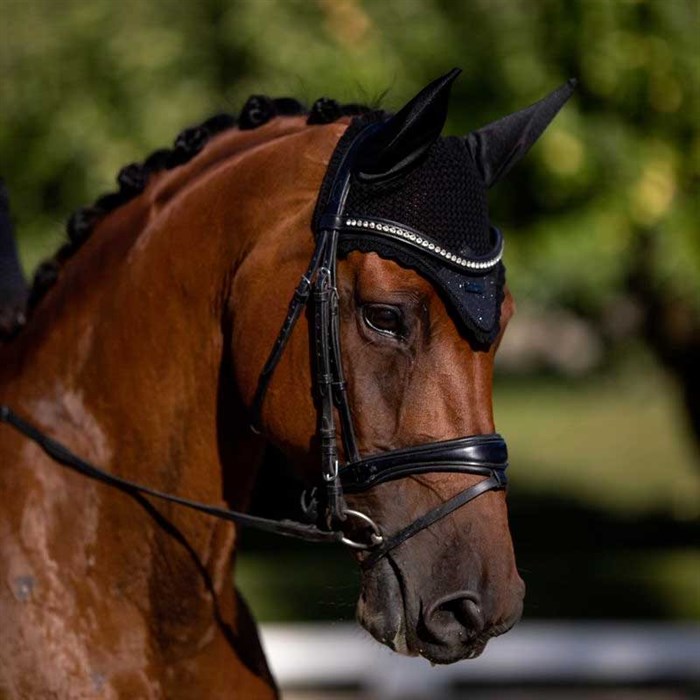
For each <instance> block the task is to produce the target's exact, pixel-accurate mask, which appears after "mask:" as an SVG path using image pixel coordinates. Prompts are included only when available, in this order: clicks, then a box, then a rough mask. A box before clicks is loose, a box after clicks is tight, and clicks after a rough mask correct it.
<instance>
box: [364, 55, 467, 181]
mask: <svg viewBox="0 0 700 700" xmlns="http://www.w3.org/2000/svg"><path fill="white" fill-rule="evenodd" d="M461 72H462V71H461V69H459V68H453V69H452V70H451V71H450V72H449V73H446V74H445V75H443V76H442V77H440V78H438V79H437V80H434V81H433V82H432V83H430V84H429V85H427V86H426V87H424V88H423V89H422V90H421V91H420V92H419V93H418V94H417V95H416V96H415V97H414V98H413V99H412V100H411V101H410V102H408V103H407V104H406V105H404V107H402V108H401V110H400V111H399V112H397V113H396V114H395V115H394V116H392V117H390V118H389V119H388V120H387V121H386V122H384V123H383V124H382V125H381V127H379V129H378V130H377V131H375V132H374V133H373V134H371V135H370V136H369V137H367V139H366V140H365V141H364V142H363V143H362V145H361V146H360V152H359V153H358V155H357V161H356V163H357V171H358V174H359V176H360V178H362V179H366V180H374V179H379V178H384V177H389V176H391V175H395V174H396V173H398V172H400V171H401V170H404V169H405V168H407V167H409V166H410V165H412V164H413V163H414V162H415V161H416V160H417V159H418V158H420V156H421V155H423V153H425V151H427V150H428V148H430V146H431V145H432V144H433V143H434V142H435V141H436V140H437V139H438V137H439V136H440V132H441V131H442V127H443V126H444V125H445V119H446V118H447V106H448V101H449V97H450V88H451V87H452V83H453V81H454V79H455V78H456V77H457V76H458V75H459V74H460V73H461Z"/></svg>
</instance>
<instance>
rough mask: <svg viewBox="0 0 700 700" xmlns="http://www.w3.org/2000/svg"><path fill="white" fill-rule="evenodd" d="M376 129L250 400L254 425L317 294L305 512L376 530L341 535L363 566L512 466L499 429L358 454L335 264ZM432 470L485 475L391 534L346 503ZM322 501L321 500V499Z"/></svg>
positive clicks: (324, 222) (341, 171)
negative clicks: (359, 552) (315, 462)
mask: <svg viewBox="0 0 700 700" xmlns="http://www.w3.org/2000/svg"><path fill="white" fill-rule="evenodd" d="M375 128H377V125H370V126H367V127H365V129H364V130H363V131H361V132H360V133H359V134H358V135H357V136H356V137H355V139H354V141H353V143H352V144H351V145H350V147H349V148H348V150H347V151H346V153H345V155H344V158H343V160H342V161H341V163H340V165H339V166H338V170H337V171H336V175H335V179H334V181H333V184H332V187H331V190H330V195H329V199H328V203H327V205H326V209H325V211H324V212H323V214H322V215H321V217H320V219H319V227H318V228H319V230H318V231H317V232H316V249H315V250H314V253H313V255H312V257H311V262H310V263H309V266H308V268H307V270H306V272H305V274H304V275H303V276H302V278H301V281H300V283H299V285H298V286H297V288H296V290H295V292H294V296H293V297H292V300H291V302H290V305H289V310H288V313H287V317H286V318H285V320H284V323H283V324H282V328H281V330H280V332H279V335H278V336H277V340H276V341H275V343H274V345H273V348H272V351H271V353H270V355H269V357H268V359H267V362H266V363H265V366H264V367H263V370H262V372H261V374H260V379H259V382H258V387H257V391H256V394H255V398H254V401H253V425H254V428H255V427H256V426H259V423H260V415H261V411H262V406H263V402H264V398H265V393H266V391H267V388H268V386H269V384H270V380H271V378H272V375H273V372H274V370H275V367H276V366H277V364H278V363H279V361H280V359H281V357H282V354H283V352H284V349H285V347H286V344H287V341H288V340H289V337H290V335H291V333H292V329H293V328H294V325H295V324H296V322H297V320H298V319H299V316H300V315H301V312H302V310H303V309H304V307H305V306H306V305H307V303H308V301H309V299H310V298H312V304H313V306H312V319H313V323H312V326H311V331H312V333H311V341H310V342H311V347H312V352H313V371H314V376H313V381H314V389H315V398H316V402H317V412H318V433H319V438H320V453H321V477H322V482H323V487H324V488H322V489H315V493H314V497H313V498H312V502H311V504H307V505H306V510H307V512H310V513H312V514H314V515H316V516H317V517H318V518H319V520H320V521H321V525H322V526H325V527H326V528H327V529H329V530H334V529H338V528H340V529H342V527H343V523H344V522H345V521H347V520H348V518H356V519H359V520H360V521H362V522H363V523H364V524H366V525H367V526H369V527H370V530H371V531H370V536H369V541H368V542H366V543H361V542H355V541H353V540H350V539H349V538H347V537H343V538H342V539H341V541H342V542H343V543H344V544H346V545H348V546H350V547H353V548H356V549H368V550H371V551H370V552H369V554H368V555H367V556H366V557H365V558H363V560H362V564H363V566H371V565H373V564H374V563H375V562H376V561H378V560H379V559H380V558H382V557H383V556H384V555H386V554H387V553H388V552H390V551H391V550H392V549H394V548H396V547H398V546H399V545H400V544H402V543H403V542H405V541H406V540H407V539H409V538H410V537H412V536H413V535H415V534H416V533H417V532H420V531H421V530H423V529H425V528H427V527H429V526H430V525H432V524H433V523H435V522H437V521H438V520H440V519H442V518H444V517H445V516H447V515H449V514H450V513H452V512H453V511H455V510H456V509H457V508H460V507H461V506H463V505H464V504H466V503H468V502H469V501H471V500H473V499H474V498H476V497H477V496H480V495H481V494H482V493H486V492H487V491H491V490H500V489H504V488H505V487H506V484H507V477H506V473H505V470H506V467H507V466H508V451H507V448H506V443H505V441H504V440H503V438H502V437H501V436H500V435H498V434H496V433H493V434H489V435H473V436H469V437H464V438H458V439H455V440H445V441H440V442H433V443H429V444H425V445H418V446H415V447H408V448H403V449H398V450H391V451H389V452H384V453H381V454H377V455H372V456H368V457H365V458H360V454H359V450H358V447H357V441H356V438H355V430H354V427H353V420H352V413H351V410H350V405H349V403H348V397H347V383H346V381H345V376H344V373H343V362H342V353H341V348H340V322H339V314H338V288H337V284H336V266H337V248H338V237H339V235H340V232H341V231H342V230H343V229H345V228H346V226H347V225H348V224H349V223H350V222H349V221H347V220H346V217H345V216H344V211H343V210H344V207H345V202H346V198H347V194H348V189H349V186H350V181H351V176H352V166H353V159H354V157H355V153H356V152H357V149H358V148H359V146H360V145H361V143H362V141H363V139H364V138H366V137H367V136H368V135H370V134H371V133H372V131H373V130H374V129H375ZM336 409H337V412H338V415H339V417H340V435H341V438H342V441H343V447H344V452H345V457H346V460H347V461H346V463H345V464H344V465H343V466H342V467H339V461H338V448H337V437H336V436H337V430H336V421H335V411H336ZM430 472H461V473H464V474H474V475H479V476H484V477H485V478H484V479H483V480H481V481H479V482H478V483H477V484H475V485H474V486H472V487H470V488H468V489H466V490H464V491H462V492H460V493H459V494H457V495H456V496H454V497H453V498H451V499H449V500H447V501H446V502H444V503H442V504H441V505H439V506H437V507H435V508H433V509H432V510H429V511H428V512H427V513H426V514H424V515H422V516H421V517H419V518H417V519H416V520H414V521H413V522H412V523H411V524H410V525H408V526H407V527H405V528H403V529H402V530H400V531H399V532H396V533H394V534H392V535H386V534H384V533H383V532H382V531H381V529H380V527H379V526H378V525H377V524H376V523H375V522H374V521H373V520H372V519H371V518H370V517H369V516H368V515H366V514H365V513H362V512H360V511H356V510H352V509H349V508H347V506H346V504H345V499H344V498H343V494H344V493H346V492H347V493H358V492H362V491H366V490H367V489H370V488H372V487H373V486H375V485H377V484H379V483H382V482H385V481H389V480H392V479H398V478H401V477H405V476H411V475H416V474H425V473H430ZM318 499H321V500H322V502H321V503H320V504H319V503H318ZM319 505H320V506H321V508H320V509H319Z"/></svg>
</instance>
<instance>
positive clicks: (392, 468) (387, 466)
mask: <svg viewBox="0 0 700 700" xmlns="http://www.w3.org/2000/svg"><path fill="white" fill-rule="evenodd" d="M376 126H377V125H376V124H371V125H369V126H366V127H365V128H364V129H363V130H362V131H360V132H359V134H358V135H357V136H356V137H355V138H354V140H353V142H352V143H351V144H350V147H349V148H348V149H347V151H346V152H345V154H344V156H343V159H342V161H341V162H340V165H339V167H338V169H337V171H336V174H335V177H334V180H333V183H332V186H331V189H330V195H329V198H328V203H327V205H326V207H325V209H324V211H323V212H322V215H321V217H320V219H319V225H318V227H317V231H316V247H315V249H314V252H313V255H312V257H311V260H310V262H309V265H308V268H307V270H306V272H305V273H304V275H303V276H302V278H301V281H300V282H299V284H298V286H297V288H296V290H295V292H294V295H293V297H292V299H291V301H290V304H289V308H288V312H287V316H286V318H285V319H284V322H283V324H282V327H281V330H280V332H279V334H278V336H277V339H276V340H275V342H274V345H273V347H272V350H271V352H270V355H269V357H268V359H267V361H266V363H265V365H264V367H263V369H262V371H261V374H260V377H259V380H258V386H257V390H256V393H255V397H254V400H253V406H252V416H253V429H254V430H256V431H259V429H260V423H261V413H262V408H263V403H264V399H265V394H266V392H267V389H268V387H269V384H270V381H271V379H272V376H273V373H274V371H275V368H276V367H277V365H278V363H279V361H280V359H281V357H282V355H283V353H284V350H285V347H286V345H287V342H288V340H289V338H290V336H291V333H292V330H293V329H294V327H295V324H296V322H297V321H298V319H299V317H300V315H301V313H302V311H303V310H304V309H305V308H306V307H307V305H308V304H309V302H310V301H311V318H312V323H311V326H310V331H311V338H310V345H311V352H312V356H313V385H314V394H315V400H316V407H317V415H318V435H319V442H320V458H321V475H320V479H319V484H317V485H316V486H315V487H314V488H313V489H312V490H311V491H310V493H309V494H308V495H307V494H304V495H303V496H302V504H303V510H304V512H305V514H306V515H307V517H309V518H310V519H313V520H315V521H316V522H315V523H313V524H308V523H300V522H296V521H292V520H272V519H268V518H261V517H257V516H253V515H249V514H247V513H242V512H239V511H233V510H228V509H226V508H220V507H217V506H212V505H208V504H205V503H200V502H198V501H193V500H190V499H187V498H183V497H181V496H176V495H173V494H169V493H165V492H162V491H159V490H157V489H153V488H151V487H148V486H145V485H143V484H140V483H137V482H134V481H131V480H128V479H124V478H122V477H119V476H116V475H115V474H111V473H109V472H106V471H105V470H103V469H100V468H99V467H96V466H95V465H93V464H90V463H89V462H87V461H85V460H83V459H81V458H80V457H78V456H77V455H75V454H74V453H73V452H72V451H71V450H69V449H68V448H67V447H65V446H64V445H63V444H61V443H60V442H58V441H56V440H54V439H53V438H51V437H50V436H48V435H46V434H45V433H44V432H43V431H41V430H40V429H39V428H37V427H36V426H35V425H33V424H32V423H31V422H29V421H27V420H26V419H24V418H22V417H20V416H19V415H18V414H17V413H15V412H14V411H13V410H12V409H11V408H10V407H9V406H5V405H0V422H4V423H7V424H8V425H10V426H12V427H13V428H15V429H16V430H18V431H19V432H21V433H22V434H23V435H25V436H26V437H28V438H29V439H31V440H33V441H34V442H36V443H37V444H38V445H39V446H40V447H41V448H42V449H43V450H44V451H45V452H46V453H47V454H48V455H49V456H50V457H51V458H52V459H54V460H55V461H56V462H58V463H60V464H62V465H64V466H67V467H69V468H71V469H73V470H75V471H77V472H79V473H81V474H83V475H85V476H88V477H90V478H93V479H96V480H98V481H101V482H103V483H106V484H109V485H111V486H114V487H116V488H118V489H120V490H122V491H126V492H127V493H131V494H138V493H142V494H146V495H150V496H153V497H156V498H159V499H163V500H166V501H170V502H172V503H176V504H178V505H182V506H185V507H188V508H192V509H195V510H198V511H201V512H204V513H207V514H209V515H212V516H215V517H218V518H222V519H224V520H230V521H233V522H236V523H238V524H240V525H244V526H248V527H253V528H257V529H261V530H266V531H268V532H273V533H276V534H280V535H286V536H291V537H296V538H300V539H305V540H310V541H315V542H323V541H337V542H341V543H343V544H345V545H347V546H348V547H351V548H353V549H360V550H367V554H366V555H365V556H364V557H363V559H362V562H361V565H362V566H363V567H365V568H366V567H370V566H372V565H374V564H375V563H376V562H377V561H379V560H380V559H381V558H382V557H384V556H385V555H386V554H388V553H389V552H391V551H392V550H393V549H395V548H396V547H398V546H399V545H400V544H402V543H403V542H405V541H406V540H408V539H409V538H411V537H413V535H415V534H416V533H418V532H420V531H421V530H423V529H425V528H427V527H429V526H430V525H432V524H433V523H435V522H437V521H438V520H441V519H442V518H444V517H446V516H447V515H449V514H450V513H452V512H454V511H455V510H457V509H458V508H460V507H461V506H463V505H465V504H466V503H468V502H469V501H472V500H474V499H475V498H477V497H478V496H480V495H481V494H483V493H486V492H488V491H492V490H501V489H505V487H506V484H507V478H506V474H505V470H506V467H507V466H508V455H507V448H506V444H505V441H504V440H503V438H502V437H501V436H500V435H498V434H495V433H493V434H488V435H473V436H469V437H463V438H458V439H454V440H445V441H440V442H433V443H429V444H424V445H418V446H414V447H407V448H403V449H397V450H391V451H388V452H384V453H380V454H376V455H371V456H367V457H364V458H362V457H361V456H360V453H359V450H358V447H357V440H356V437H355V430H354V426H353V420H352V414H351V410H350V405H349V402H348V396H347V383H346V381H345V376H344V374H343V363H342V354H341V347H340V323H339V315H338V313H339V312H338V289H337V283H336V265H337V249H338V240H339V236H340V235H342V233H343V231H345V230H347V229H348V228H349V227H355V226H356V222H355V220H351V219H348V218H347V217H346V216H345V214H344V207H345V202H346V198H347V193H348V188H349V186H350V181H351V176H352V167H353V159H354V157H355V154H356V152H357V148H358V146H359V144H360V143H361V142H362V140H363V139H364V138H366V136H367V135H368V134H370V133H371V132H372V130H373V129H374V128H376ZM498 259H500V254H499V256H498V257H497V258H492V259H491V260H490V261H489V262H490V263H491V264H492V265H495V264H496V263H497V262H498ZM475 264H477V263H475ZM486 264H487V263H483V264H482V263H478V265H480V266H481V267H482V268H484V267H485V266H486ZM336 411H337V414H338V416H339V418H340V426H339V427H340V430H339V431H338V430H337V426H336ZM338 432H340V435H341V439H342V441H343V448H344V453H345V457H346V460H347V461H346V462H345V464H343V465H342V466H341V465H340V464H339V457H338V445H337V433H338ZM433 472H458V473H463V474H471V475H477V476H483V477H484V478H483V479H482V480H481V481H479V482H478V483H476V484H475V485H473V486H471V487H470V488H467V489H465V490H464V491H461V492H460V493H458V494H457V495H456V496H454V497H453V498H450V499H448V500H447V501H445V502H443V503H442V504H440V505H439V506H437V507H435V508H433V509H431V510H429V511H428V512H427V513H425V514H424V515H422V516H420V517H419V518H417V519H415V520H414V521H413V522H411V523H410V524H409V525H407V526H406V527H404V528H403V529H401V530H399V531H398V532H395V533H393V534H386V533H384V532H382V530H381V528H380V527H379V525H378V524H377V523H376V522H375V521H374V520H373V519H372V518H371V517H370V516H369V515H367V514H366V513H363V512H361V511H357V510H353V509H350V508H348V507H347V504H346V502H345V498H344V494H345V493H358V492H363V491H366V490H368V489H370V488H373V487H374V486H376V485H377V484H380V483H383V482H386V481H389V480H393V479H398V478H402V477H406V476H412V475H416V474H425V473H433ZM351 519H355V520H357V521H359V522H360V523H361V524H362V525H364V526H366V527H367V528H369V537H368V541H367V542H359V541H356V540H353V539H351V538H350V537H348V536H347V535H346V533H345V530H346V529H347V524H348V521H349V520H351Z"/></svg>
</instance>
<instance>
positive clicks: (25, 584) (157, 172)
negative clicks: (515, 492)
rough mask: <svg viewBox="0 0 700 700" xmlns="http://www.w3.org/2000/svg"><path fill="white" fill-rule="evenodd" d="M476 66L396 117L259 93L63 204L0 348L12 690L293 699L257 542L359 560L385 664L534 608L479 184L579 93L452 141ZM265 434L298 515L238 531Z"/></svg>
mask: <svg viewBox="0 0 700 700" xmlns="http://www.w3.org/2000/svg"><path fill="white" fill-rule="evenodd" d="M458 72H459V71H458V70H457V69H455V70H453V71H451V72H450V73H448V74H447V75H445V76H442V77H441V78H438V79H437V80H435V81H433V82H432V83H430V84H429V85H428V86H426V87H425V88H424V89H423V90H422V91H421V92H420V93H419V94H418V95H416V96H415V97H414V98H413V99H411V100H409V102H408V103H407V104H406V105H404V107H402V108H401V109H400V110H399V111H398V112H396V113H395V114H388V113H386V112H384V111H383V110H379V109H369V108H366V107H362V106H359V105H340V104H338V103H337V102H335V101H333V100H330V99H325V98H323V99H321V100H319V101H317V102H316V103H314V105H313V107H312V108H311V109H310V110H308V111H307V110H305V109H304V108H303V107H302V105H300V103H298V102H297V101H295V100H292V99H289V98H281V99H271V98H267V97H265V96H260V95H258V96H253V97H252V98H250V100H249V101H248V102H247V103H246V105H245V107H244V108H243V110H242V112H241V114H240V115H239V116H238V118H234V117H232V116H230V115H217V116H216V117H213V118H211V119H209V120H208V121H207V122H205V123H204V124H202V125H200V126H198V127H193V128H190V129H187V130H186V131H184V132H183V133H182V134H181V135H180V136H179V137H178V139H177V140H176V142H175V146H174V147H173V148H172V149H164V150H161V151H157V152H156V153H154V154H153V155H151V156H150V157H149V158H148V159H147V160H146V161H144V162H143V163H140V164H132V165H130V166H127V167H126V168H124V169H123V170H122V171H121V172H120V174H119V176H118V183H119V191H118V192H115V193H112V194H108V195H105V196H103V197H101V198H99V199H98V200H97V201H96V202H95V204H94V205H92V206H90V207H86V208H84V209H82V210H79V211H78V212H76V214H74V215H73V217H71V220H70V221H69V225H68V233H69V240H68V242H67V243H66V244H65V245H64V246H63V247H62V248H61V249H60V250H59V251H58V253H57V254H56V256H55V257H54V258H53V259H52V260H50V261H48V262H47V263H44V264H43V265H42V266H40V268H39V270H38V272H37V274H36V276H35V280H34V283H33V286H32V289H31V290H30V293H29V302H28V308H27V309H26V313H25V312H24V311H22V312H21V313H20V312H18V313H17V323H16V324H15V327H14V328H12V329H11V330H7V331H6V332H5V335H4V336H3V337H2V341H1V342H0V404H2V422H0V461H1V464H2V469H1V470H0V492H1V493H2V498H3V508H2V511H1V512H0V555H1V557H2V571H3V584H4V585H3V586H2V587H0V618H1V619H2V621H3V628H2V635H1V637H0V690H1V694H2V696H3V697H8V698H30V697H31V698H53V697H61V698H92V697H139V698H161V697H168V698H203V697H206V698H230V697H245V698H272V697H276V696H277V692H278V691H277V688H276V685H275V681H274V679H273V677H272V675H271V673H270V670H269V668H268V665H267V661H266V659H265V656H264V653H263V651H262V647H261V644H260V641H259V638H258V633H257V629H256V625H255V621H254V619H253V616H252V614H251V612H250V610H249V609H248V607H247V606H246V603H245V601H244V599H243V598H242V596H241V595H240V593H239V592H238V590H237V589H236V588H235V585H232V580H231V571H232V569H233V577H234V581H235V552H236V549H237V545H238V542H239V536H240V531H241V525H253V526H261V527H267V528H268V529H273V530H275V529H276V530H277V531H279V532H280V533H281V534H289V535H293V536H302V537H306V538H308V539H318V540H331V541H335V542H343V543H345V544H347V545H348V547H349V550H350V551H351V552H352V554H353V556H354V558H355V560H356V561H357V563H358V565H359V566H360V567H361V570H362V582H361V591H360V594H359V600H358V608H357V617H358V620H359V622H360V624H362V625H363V626H364V627H365V628H366V629H367V630H368V631H369V632H370V633H371V635H372V636H374V637H375V638H376V639H377V640H378V641H379V642H381V643H383V644H385V645H387V646H389V647H390V648H391V649H393V650H395V651H396V652H399V653H402V654H408V655H414V656H416V655H421V656H423V657H425V658H427V659H429V660H430V661H431V662H433V663H452V662H455V661H458V660H460V659H465V658H473V657H475V656H478V655H479V654H480V653H481V652H482V651H483V649H484V647H485V645H486V643H487V641H488V640H489V639H490V638H492V637H494V636H496V635H498V634H502V633H504V632H505V631H507V630H508V629H510V628H511V627H512V626H513V625H514V624H515V622H516V621H517V620H518V619H519V618H520V616H521V613H522V606H523V597H524V584H523V582H522V580H521V578H520V576H519V574H518V571H517V568H516V564H515V557H514V553H513V546H512V542H511V537H510V533H509V529H508V519H507V508H506V500H505V467H506V465H507V454H506V448H505V443H504V442H503V440H502V438H501V437H500V436H499V435H497V434H496V433H495V432H494V420H493V412H492V388H491V387H492V375H493V363H494V355H495V352H496V350H497V348H498V345H499V343H500V341H501V338H502V336H503V332H504V330H505V327H506V325H507V323H508V319H509V318H510V316H511V315H512V313H513V311H514V302H513V299H512V296H511V293H510V291H509V290H508V288H507V287H506V285H505V280H504V267H503V263H502V260H501V257H502V252H503V239H502V236H501V234H500V231H499V230H498V229H497V228H495V227H494V226H493V225H492V224H491V223H490V221H489V219H488V210H487V204H486V191H487V189H488V188H489V187H490V186H492V185H493V184H495V183H496V182H497V181H498V180H500V179H501V178H502V177H503V176H504V175H505V174H506V173H507V172H508V170H510V168H511V167H513V166H514V165H515V163H516V162H517V161H518V160H519V159H520V158H521V157H522V156H523V155H524V153H525V152H526V151H527V150H528V149H529V148H530V146H531V145H532V144H533V143H534V142H535V140H536V139H537V138H538V137H539V135H540V134H541V133H542V132H543V131H544V129H545V128H546V126H547V125H548V124H549V122H550V121H551V119H553V118H554V116H555V115H556V113H557V112H558V111H559V109H560V108H561V107H562V106H563V104H564V103H565V102H566V100H567V99H568V98H569V96H570V95H571V92H572V89H573V84H572V83H571V82H570V83H567V84H566V85H564V86H562V87H561V88H559V89H557V90H555V91H554V92H553V93H551V94H550V95H549V96H547V97H546V98H544V99H543V100H540V101H539V102H537V103H535V104H534V105H532V106H530V107H528V108H526V109H524V110H521V111H519V112H516V113H514V114H511V115H509V116H507V117H505V118H503V119H501V120H498V121H497V122H494V123H492V124H489V125H487V126H485V127H482V128H481V129H478V130H476V131H473V132H471V133H469V134H468V136H466V137H464V138H462V137H443V136H441V131H442V128H443V125H444V122H445V119H446V116H447V109H448V98H449V92H450V86H451V85H452V82H453V81H454V79H455V78H456V76H457V74H458ZM309 261H310V262H309ZM20 291H21V290H20ZM20 296H21V294H20ZM290 298H291V301H290ZM269 446H274V448H275V449H276V450H279V451H281V453H282V454H283V455H284V456H285V459H286V460H288V462H289V464H290V467H291V468H292V469H293V470H294V473H295V474H296V475H297V476H298V477H299V478H300V479H301V480H302V481H303V482H304V483H305V484H306V485H307V486H308V490H307V491H306V492H305V493H306V498H305V507H304V513H305V515H306V516H307V517H308V519H309V522H306V523H289V522H288V521H283V522H277V521H270V520H265V519H262V518H257V519H256V518H255V516H250V515H247V514H246V510H247V509H248V507H249V502H250V497H251V493H252V490H253V487H254V486H255V485H256V479H257V475H258V473H259V469H260V465H261V463H262V462H263V460H264V456H265V453H266V450H267V449H268V447H269ZM319 465H320V466H319ZM66 467H68V468H66ZM76 470H77V471H78V472H80V473H76ZM274 488H275V484H274V483H263V484H260V485H258V491H259V492H262V493H263V494H264V493H265V492H266V491H270V490H273V489H274ZM152 496H155V497H156V499H161V500H158V501H157V500H156V499H154V498H152ZM167 499H170V500H167ZM195 499H196V500H195ZM206 504H209V505H206ZM467 504H468V505H467ZM183 505H184V506H188V505H189V506H190V507H182V506H183ZM193 508H200V510H205V512H206V513H209V515H205V514H202V513H199V512H197V511H196V510H194V509H193ZM211 515H214V516H217V515H218V516H219V517H210V516H211ZM246 518H247V519H246ZM319 546H320V545H319ZM339 653H342V650H339Z"/></svg>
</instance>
